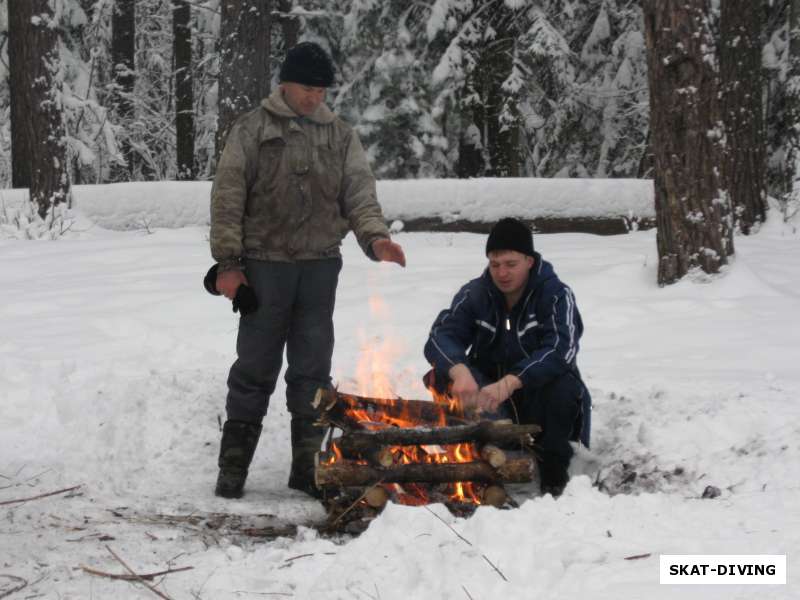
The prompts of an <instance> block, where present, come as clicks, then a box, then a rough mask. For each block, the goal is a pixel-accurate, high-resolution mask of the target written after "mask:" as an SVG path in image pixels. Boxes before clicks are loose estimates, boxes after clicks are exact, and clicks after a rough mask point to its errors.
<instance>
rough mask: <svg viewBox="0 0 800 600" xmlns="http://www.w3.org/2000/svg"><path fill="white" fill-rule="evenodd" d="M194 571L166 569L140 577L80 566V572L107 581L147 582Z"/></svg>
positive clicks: (190, 568)
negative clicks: (173, 574)
mask: <svg viewBox="0 0 800 600" xmlns="http://www.w3.org/2000/svg"><path fill="white" fill-rule="evenodd" d="M192 569H194V567H179V568H177V569H167V570H166V571H159V572H158V573H144V574H141V575H129V574H126V573H106V572H105V571H99V570H97V569H92V568H91V567H87V566H84V565H81V570H83V571H84V572H86V573H89V575H97V576H98V577H108V578H109V579H119V580H121V581H138V580H140V579H145V580H147V581H153V579H155V578H156V577H161V576H162V575H170V574H171V573H180V572H181V571H190V570H192Z"/></svg>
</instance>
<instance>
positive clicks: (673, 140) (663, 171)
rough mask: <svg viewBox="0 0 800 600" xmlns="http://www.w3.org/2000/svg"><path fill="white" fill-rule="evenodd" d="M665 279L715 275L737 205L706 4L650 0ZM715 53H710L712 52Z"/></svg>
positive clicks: (728, 246) (724, 257)
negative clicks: (730, 190) (698, 272)
mask: <svg viewBox="0 0 800 600" xmlns="http://www.w3.org/2000/svg"><path fill="white" fill-rule="evenodd" d="M643 6H644V14H645V35H646V38H647V53H648V66H649V71H648V81H649V85H650V116H651V128H652V144H653V150H654V155H655V194H656V223H657V228H658V231H657V245H658V256H659V264H658V282H659V284H661V285H664V284H669V283H673V282H675V281H677V280H679V279H680V278H681V277H683V276H684V275H686V274H687V273H688V272H689V271H690V270H691V269H693V268H696V267H699V268H701V269H702V270H703V271H705V272H706V273H716V272H718V271H719V269H720V267H722V266H723V265H725V264H726V263H727V262H728V256H729V255H731V254H733V234H732V230H733V227H732V223H731V214H730V202H729V199H728V197H727V193H726V191H725V190H723V189H721V184H722V181H721V177H720V175H719V171H720V167H721V166H722V162H723V154H722V140H723V131H722V127H721V126H720V123H719V121H720V117H719V101H718V97H717V92H718V86H717V80H718V73H717V71H716V68H715V65H714V64H713V57H714V54H713V49H714V47H715V45H714V41H713V39H712V38H711V34H710V30H709V25H708V3H707V1H706V0H645V2H644V4H643ZM710 50H711V51H710Z"/></svg>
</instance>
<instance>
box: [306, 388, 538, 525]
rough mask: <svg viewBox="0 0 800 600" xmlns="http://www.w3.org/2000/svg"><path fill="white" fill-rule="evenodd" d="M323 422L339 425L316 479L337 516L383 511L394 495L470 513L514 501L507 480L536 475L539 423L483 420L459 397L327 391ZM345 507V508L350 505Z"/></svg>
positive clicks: (321, 394) (321, 400) (319, 400)
mask: <svg viewBox="0 0 800 600" xmlns="http://www.w3.org/2000/svg"><path fill="white" fill-rule="evenodd" d="M315 405H316V407H317V408H318V410H319V411H320V422H321V423H322V424H324V425H326V426H328V427H330V428H331V433H332V434H333V432H334V431H336V430H339V431H341V435H340V436H338V437H333V435H331V436H329V438H328V445H327V449H326V450H325V451H322V452H320V453H319V454H318V456H317V465H316V473H315V475H316V483H317V486H318V487H319V488H320V489H322V490H323V491H324V492H325V494H326V497H327V499H328V507H329V510H331V512H332V513H334V512H337V511H339V512H341V511H342V510H343V509H344V510H348V511H351V510H352V509H353V508H354V507H356V506H359V505H360V506H361V510H360V511H357V512H356V514H357V515H358V517H359V518H363V517H364V516H365V515H367V516H369V514H370V510H369V509H372V516H374V514H377V512H379V511H380V510H381V509H382V508H383V506H384V505H385V504H386V502H387V501H388V500H389V499H391V500H392V501H394V502H396V503H399V504H409V505H420V504H428V503H433V502H442V503H444V504H446V505H447V506H448V507H449V508H450V510H452V511H453V512H457V513H459V514H465V513H466V514H468V513H469V512H471V511H472V510H474V508H476V507H477V506H480V505H482V504H488V505H492V506H498V507H499V506H504V505H507V504H508V503H509V500H510V499H509V497H508V495H507V494H506V491H505V488H504V484H507V483H524V482H528V481H530V480H531V477H532V473H533V468H534V459H533V455H532V454H531V453H530V452H524V451H523V452H516V453H514V452H510V451H507V450H504V449H502V448H508V447H512V446H513V447H515V448H521V449H526V448H527V449H529V448H530V447H531V444H532V436H533V435H534V434H536V433H537V432H538V431H539V427H538V426H537V425H516V424H513V423H510V422H501V421H486V420H484V421H480V420H476V415H469V414H464V411H463V410H461V407H460V405H459V404H458V402H456V401H454V400H453V399H452V398H450V397H441V396H437V395H436V394H434V401H433V402H431V401H422V400H404V399H400V398H398V399H383V398H370V397H366V396H358V395H354V394H346V393H342V392H339V391H337V390H330V389H320V390H318V392H317V396H316V399H315ZM345 505H346V507H345Z"/></svg>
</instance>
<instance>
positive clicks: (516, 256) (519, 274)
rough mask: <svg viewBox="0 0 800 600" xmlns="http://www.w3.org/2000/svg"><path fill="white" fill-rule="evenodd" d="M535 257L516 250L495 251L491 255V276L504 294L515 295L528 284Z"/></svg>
mask: <svg viewBox="0 0 800 600" xmlns="http://www.w3.org/2000/svg"><path fill="white" fill-rule="evenodd" d="M533 262H534V261H533V257H532V256H528V255H527V254H522V253H521V252H517V251H516V250H495V251H493V252H490V253H489V275H491V277H492V281H494V284H495V285H496V286H497V287H498V289H499V290H500V291H501V292H503V293H504V294H514V293H516V292H519V291H520V290H522V289H523V288H524V287H525V286H526V285H527V283H528V277H529V276H530V271H531V267H532V266H533Z"/></svg>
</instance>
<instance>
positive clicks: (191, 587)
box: [0, 211, 800, 600]
mask: <svg viewBox="0 0 800 600" xmlns="http://www.w3.org/2000/svg"><path fill="white" fill-rule="evenodd" d="M771 216H772V217H773V218H772V220H771V221H770V222H769V223H768V224H767V225H766V226H765V227H764V228H763V229H762V230H761V232H760V233H758V234H757V235H755V236H751V237H749V238H742V237H739V238H737V239H736V250H737V254H736V258H735V261H734V262H733V264H732V266H731V267H730V268H729V269H728V271H727V272H726V273H725V274H724V275H722V276H719V277H716V278H713V279H711V280H706V279H704V278H702V277H694V278H687V279H686V280H685V281H683V282H681V283H679V284H677V285H674V286H670V287H668V288H663V289H660V288H658V287H657V286H656V283H655V279H656V275H655V268H656V265H655V262H656V252H655V232H654V231H647V232H637V233H632V234H629V235H624V236H615V237H596V236H590V235H580V234H559V235H538V236H536V240H535V241H536V246H537V249H538V250H540V251H541V252H542V253H543V254H544V256H545V258H546V259H548V260H550V261H551V262H553V264H554V265H555V268H556V270H557V272H558V273H559V274H560V276H561V277H562V279H563V280H564V281H566V282H567V283H569V284H570V285H571V286H572V287H573V289H574V291H575V294H576V297H577V300H578V305H579V308H580V310H581V312H582V315H583V319H584V322H585V325H586V332H585V335H584V338H583V343H582V348H581V352H580V355H579V364H580V367H581V370H582V372H583V374H584V376H585V378H586V379H587V382H588V384H589V387H590V389H591V391H592V393H593V397H594V405H595V409H594V424H593V447H592V450H591V453H582V454H581V455H580V456H579V458H578V459H576V460H575V461H574V464H573V478H572V480H571V481H570V484H569V486H568V487H567V490H566V492H565V494H564V496H563V497H562V498H560V499H558V500H553V498H552V497H550V496H545V497H540V496H539V495H538V493H537V491H536V486H535V485H533V486H522V487H519V488H517V489H514V490H513V494H514V496H515V498H516V500H517V501H518V502H519V503H520V507H519V508H518V509H515V510H497V509H494V508H488V507H487V508H484V507H482V508H480V509H478V510H477V512H476V513H475V515H474V516H472V517H471V518H469V519H459V518H455V517H453V516H451V515H450V514H449V513H448V511H447V510H446V509H445V508H444V507H443V506H431V507H417V508H413V507H405V506H396V505H389V506H388V507H387V509H386V510H385V511H384V513H383V514H382V515H381V516H380V517H379V518H378V519H376V520H375V521H374V522H373V523H372V524H371V525H370V527H369V529H367V531H366V532H365V533H363V534H362V535H361V536H360V537H358V538H328V537H323V536H320V535H319V534H318V533H317V532H316V530H314V529H313V528H311V527H305V526H303V527H301V528H300V529H299V532H298V533H297V534H296V535H286V536H283V537H278V538H277V539H275V540H272V541H266V542H265V541H263V540H259V539H257V538H253V537H247V536H243V535H235V534H230V533H229V532H228V530H227V529H226V525H225V523H223V525H222V527H221V528H219V529H212V528H209V527H206V526H205V525H204V523H206V522H208V520H209V517H208V515H209V513H223V512H224V513H230V514H234V515H241V519H242V523H245V524H248V525H249V526H252V527H266V526H272V525H275V526H281V525H283V524H286V523H299V524H301V525H311V524H313V523H315V522H319V521H320V520H322V518H323V516H324V515H323V511H322V508H321V507H320V506H319V505H318V504H317V503H315V502H314V501H312V500H310V499H307V498H306V497H305V496H303V495H301V494H298V493H296V492H292V491H289V490H288V489H286V487H285V482H286V479H287V476H288V465H289V435H288V427H287V425H288V416H287V413H286V410H285V408H284V406H283V402H282V397H283V394H284V389H285V388H284V386H283V383H282V382H281V383H279V385H278V389H277V390H276V393H275V395H274V397H273V406H272V408H271V410H270V412H269V415H268V417H267V420H266V423H265V431H264V433H263V435H262V439H261V444H260V446H259V449H258V452H257V455H256V459H255V461H254V464H253V467H252V471H251V477H250V479H249V481H248V486H247V495H246V496H245V497H244V498H243V499H242V500H239V501H223V500H221V499H218V498H215V497H214V496H213V493H212V490H213V484H214V480H215V477H216V455H217V450H218V446H217V444H218V439H219V425H218V422H219V419H220V418H223V419H224V397H225V390H226V386H225V379H226V376H227V370H228V368H229V366H230V363H231V362H232V361H233V359H234V343H235V336H236V324H237V323H236V316H235V315H233V314H232V313H231V311H230V308H229V306H228V305H226V304H227V303H226V301H225V300H223V299H221V298H213V297H211V296H209V295H207V294H206V293H205V291H204V290H203V288H202V284H201V280H202V277H203V275H204V273H205V271H206V269H207V268H208V266H209V265H210V258H209V253H208V243H207V230H206V229H205V228H204V227H186V228H182V229H153V228H150V232H151V233H148V232H147V231H145V230H139V231H108V230H105V229H101V228H99V227H94V228H89V229H86V230H83V229H84V227H85V223H79V224H76V226H75V227H74V229H73V231H72V232H71V233H70V235H69V236H67V237H65V238H63V239H61V240H59V241H56V242H45V241H38V242H31V241H22V240H13V239H6V240H0V262H2V265H3V275H2V283H3V286H2V287H3V301H2V303H0V400H1V402H2V404H1V406H2V412H0V503H3V502H7V501H11V500H15V499H20V498H26V497H31V496H36V495H38V494H42V493H46V492H50V491H56V490H60V489H63V488H67V487H71V486H76V485H80V486H81V487H80V488H79V489H77V490H76V491H73V492H71V493H66V494H59V495H54V496H49V497H44V498H39V499H35V500H30V501H28V502H25V503H13V504H0V597H3V596H4V592H7V591H9V590H12V589H14V588H15V587H17V586H20V585H22V584H23V583H24V582H27V586H26V587H25V588H24V589H21V590H20V591H18V592H16V593H15V594H12V595H11V596H10V597H11V598H17V597H19V598H48V599H56V598H58V599H61V600H67V599H79V598H80V599H86V598H148V597H156V596H155V595H154V594H153V593H152V592H151V591H148V590H147V589H145V588H144V587H142V586H139V585H134V584H131V583H127V582H123V581H113V580H110V579H107V578H102V577H95V576H92V575H89V574H87V573H85V572H84V571H83V570H82V569H81V568H80V567H81V566H86V567H89V568H93V569H98V570H101V571H106V572H117V573H121V572H123V568H122V566H121V565H120V564H119V563H117V562H116V560H115V559H114V558H113V557H112V556H111V554H110V553H109V551H108V550H107V548H106V546H108V547H109V548H110V549H111V550H113V551H114V552H116V553H117V554H118V555H119V556H120V557H121V558H122V559H123V560H125V561H126V562H127V564H128V565H130V566H131V567H132V568H133V569H134V570H136V571H137V572H140V573H149V572H155V571H160V570H163V569H165V568H167V567H169V566H172V567H183V566H192V567H194V568H193V569H192V570H188V571H184V572H180V573H176V574H172V575H169V576H167V577H166V578H165V579H164V580H163V581H161V582H160V584H159V588H158V589H159V590H161V591H162V592H163V593H165V594H167V595H169V596H170V597H172V598H175V599H176V600H177V599H184V598H187V599H188V598H202V599H207V600H226V599H234V598H259V597H277V598H280V597H291V598H304V599H305V598H308V599H312V598H313V599H317V598H323V599H338V598H342V599H344V598H349V599H368V598H371V599H376V600H377V599H381V600H393V599H398V600H400V599H402V600H408V599H410V598H415V599H416V598H421V599H432V600H433V599H435V600H438V599H450V598H452V599H459V600H468V599H470V598H473V599H476V600H477V599H487V600H488V599H494V598H505V599H514V600H516V599H529V598H588V599H601V598H608V599H614V600H620V599H637V600H638V599H641V598H649V599H658V598H679V597H680V598H682V599H683V598H703V599H709V598H711V599H715V598H720V599H722V598H725V599H728V598H748V599H751V598H753V597H759V598H786V599H789V598H797V597H800V584H798V581H797V578H796V573H797V572H798V568H800V559H798V555H797V553H796V551H797V549H798V548H800V511H799V510H798V509H797V507H798V506H800V483H798V481H800V402H798V400H799V399H800V368H798V363H799V362H800V361H799V360H798V359H799V358H800V349H798V341H799V340H800V320H798V313H799V312H800V292H798V285H797V284H798V282H800V260H798V256H800V235H798V234H797V233H796V232H795V231H794V230H793V229H792V228H791V227H790V226H787V225H785V224H783V223H782V222H780V220H779V219H778V218H775V217H776V215H775V214H774V211H773V214H772V215H771ZM396 239H397V240H398V241H399V242H400V243H401V244H403V246H404V247H405V250H406V253H407V256H408V268H406V269H405V270H401V269H399V268H397V267H396V266H395V265H386V264H376V263H372V262H370V261H368V260H367V259H366V258H365V257H364V256H363V255H361V254H360V251H359V250H358V248H357V246H356V244H355V243H354V241H353V239H352V237H349V238H348V239H347V240H346V242H345V245H344V249H343V252H344V259H345V267H344V269H343V271H342V277H341V280H340V285H339V293H338V297H337V310H336V328H337V329H336V331H337V344H336V351H335V355H334V377H335V379H336V380H337V381H338V383H339V385H340V387H341V388H343V389H358V386H359V385H361V384H365V383H368V382H365V381H364V378H365V377H367V378H368V379H369V378H371V376H366V375H361V376H360V379H361V380H360V381H359V380H358V379H359V375H358V374H359V373H362V372H363V371H359V367H358V364H359V359H360V358H362V357H363V356H365V355H368V354H369V353H370V352H371V351H372V350H374V349H376V348H379V349H382V350H384V351H385V352H387V353H388V354H389V356H390V361H389V364H391V368H389V369H386V368H384V369H383V374H384V375H385V376H386V377H388V379H389V381H390V382H391V384H392V385H393V387H394V389H395V390H396V392H397V393H398V394H401V395H403V396H405V397H423V396H424V392H423V390H422V387H421V384H420V382H419V378H420V377H421V375H422V374H423V373H424V371H425V370H426V368H427V365H426V364H425V361H424V359H423V357H422V345H423V343H424V340H425V338H426V335H427V331H428V328H429V326H430V323H431V322H432V320H433V318H434V317H435V316H436V314H437V312H438V311H439V310H440V309H441V308H443V307H444V306H445V305H446V304H448V303H449V301H450V298H451V297H452V295H453V293H454V292H455V291H456V289H457V288H458V286H459V285H461V284H462V283H463V282H464V281H466V280H467V279H469V278H471V277H474V276H476V275H477V274H478V273H479V272H480V271H481V269H482V267H483V263H484V258H483V244H484V241H485V238H484V236H480V235H474V234H466V233H465V234H442V233H440V234H423V233H415V234H411V233H409V234H399V235H397V236H396ZM707 486H716V487H717V488H719V489H720V490H721V495H720V496H719V497H717V498H714V499H702V498H701V496H702V494H703V491H704V489H705V488H706V487H707ZM158 515H173V516H183V517H189V516H191V515H193V516H195V517H197V520H191V519H188V518H187V519H185V520H184V521H183V522H179V523H175V519H173V520H172V521H173V523H168V522H166V520H165V519H164V518H158ZM203 519H206V520H205V521H203ZM232 519H233V518H232V517H228V523H230V522H231V520H232ZM211 520H212V521H213V519H211ZM443 521H444V522H443ZM448 525H449V527H448ZM705 553H709V554H787V555H788V573H789V576H788V584H787V585H785V586H764V587H757V588H754V587H749V586H680V587H675V586H666V585H659V555H660V554H705ZM642 555H644V556H643V557H642V558H636V559H632V560H626V558H629V557H633V556H642ZM492 565H494V567H496V569H495V568H493V566H492ZM15 578H17V579H15ZM18 578H21V579H18ZM155 583H159V582H158V581H156V582H155Z"/></svg>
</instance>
